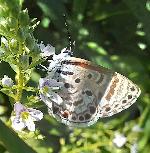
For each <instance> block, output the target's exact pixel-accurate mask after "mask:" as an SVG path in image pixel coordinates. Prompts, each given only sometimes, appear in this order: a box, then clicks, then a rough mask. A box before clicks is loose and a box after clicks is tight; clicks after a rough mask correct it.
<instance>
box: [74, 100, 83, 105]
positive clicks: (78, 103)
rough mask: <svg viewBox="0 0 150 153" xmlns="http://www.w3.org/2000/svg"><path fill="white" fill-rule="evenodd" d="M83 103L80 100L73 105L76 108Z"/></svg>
mask: <svg viewBox="0 0 150 153" xmlns="http://www.w3.org/2000/svg"><path fill="white" fill-rule="evenodd" d="M82 102H83V99H81V100H78V101H74V102H73V105H74V106H78V105H80V104H82Z"/></svg>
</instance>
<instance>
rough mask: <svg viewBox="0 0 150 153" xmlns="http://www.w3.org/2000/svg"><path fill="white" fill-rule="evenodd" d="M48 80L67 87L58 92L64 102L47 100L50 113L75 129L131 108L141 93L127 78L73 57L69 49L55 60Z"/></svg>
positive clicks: (50, 68) (52, 62) (55, 57)
mask: <svg viewBox="0 0 150 153" xmlns="http://www.w3.org/2000/svg"><path fill="white" fill-rule="evenodd" d="M48 78H51V79H54V80H56V81H57V82H63V84H64V85H63V86H62V88H61V89H60V90H58V91H56V92H55V94H57V95H59V96H60V97H61V99H62V101H61V103H58V102H57V100H56V101H55V102H53V101H51V100H49V101H47V102H46V104H47V106H48V112H49V114H50V115H52V116H53V117H54V118H56V119H57V120H58V121H60V122H62V123H64V124H66V125H68V126H71V127H86V126H90V125H92V124H94V123H95V122H96V121H97V120H98V119H99V118H105V117H110V116H113V115H114V114H117V113H119V112H121V111H123V110H125V109H127V108H129V107H130V106H131V105H132V104H133V103H134V102H135V101H136V100H137V98H138V97H139V95H140V93H141V90H140V88H139V87H138V86H137V85H136V84H134V83H133V82H132V81H131V80H129V79H128V78H126V77H125V76H123V75H121V74H119V73H117V72H114V71H112V70H110V69H107V68H104V67H102V66H98V65H95V64H93V63H92V62H90V61H87V60H84V59H81V58H76V57H72V56H71V51H70V50H67V49H64V50H62V52H61V53H60V54H58V55H55V56H54V57H53V60H52V61H51V63H50V65H49V74H48Z"/></svg>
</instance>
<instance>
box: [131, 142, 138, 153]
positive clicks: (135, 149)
mask: <svg viewBox="0 0 150 153" xmlns="http://www.w3.org/2000/svg"><path fill="white" fill-rule="evenodd" d="M130 153H138V145H137V143H134V144H133V145H131V148H130Z"/></svg>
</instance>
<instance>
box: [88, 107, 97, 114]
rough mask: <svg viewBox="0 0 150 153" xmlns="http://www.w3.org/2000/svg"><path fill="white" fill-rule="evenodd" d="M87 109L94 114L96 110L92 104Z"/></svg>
mask: <svg viewBox="0 0 150 153" xmlns="http://www.w3.org/2000/svg"><path fill="white" fill-rule="evenodd" d="M89 109H90V113H91V114H94V113H95V111H96V108H95V107H94V106H90V107H89Z"/></svg>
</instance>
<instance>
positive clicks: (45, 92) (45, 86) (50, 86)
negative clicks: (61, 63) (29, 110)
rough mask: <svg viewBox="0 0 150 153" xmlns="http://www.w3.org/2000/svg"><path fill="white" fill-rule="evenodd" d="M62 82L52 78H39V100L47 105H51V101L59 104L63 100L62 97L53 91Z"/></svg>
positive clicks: (61, 84)
mask: <svg viewBox="0 0 150 153" xmlns="http://www.w3.org/2000/svg"><path fill="white" fill-rule="evenodd" d="M63 85H64V84H63V83H62V82H57V81H56V80H54V79H49V78H41V79H40V80H39V88H40V98H41V100H42V101H43V102H44V103H45V104H46V105H47V106H48V107H51V102H55V103H57V104H58V105H60V104H61V103H62V102H63V100H62V98H61V97H60V96H59V95H58V94H57V93H55V92H54V91H57V90H59V89H60V88H61V87H63Z"/></svg>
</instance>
